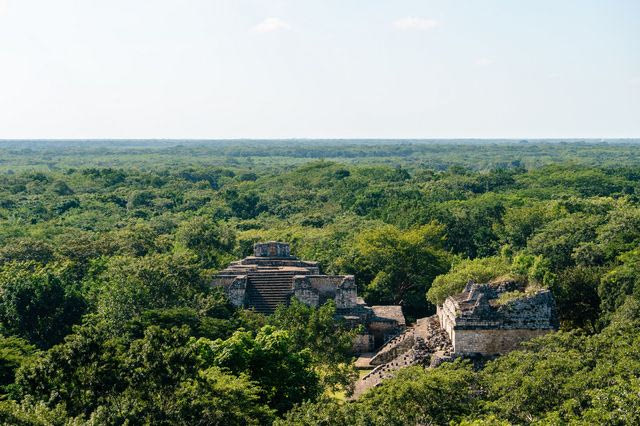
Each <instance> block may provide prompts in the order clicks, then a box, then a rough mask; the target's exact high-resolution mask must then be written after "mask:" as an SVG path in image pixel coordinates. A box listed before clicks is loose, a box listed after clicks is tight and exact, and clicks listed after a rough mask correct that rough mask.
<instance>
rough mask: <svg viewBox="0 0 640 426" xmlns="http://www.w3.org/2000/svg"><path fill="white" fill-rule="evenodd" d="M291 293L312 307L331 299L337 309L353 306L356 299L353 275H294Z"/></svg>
mask: <svg viewBox="0 0 640 426" xmlns="http://www.w3.org/2000/svg"><path fill="white" fill-rule="evenodd" d="M293 294H294V296H295V297H296V298H297V299H298V300H300V301H301V302H302V303H304V304H306V305H309V306H313V307H317V306H319V305H321V304H323V303H324V302H326V301H327V300H331V299H332V300H335V302H336V307H337V308H338V309H349V308H352V307H354V306H355V305H356V299H357V294H356V286H355V281H354V279H353V275H296V276H295V277H294V278H293Z"/></svg>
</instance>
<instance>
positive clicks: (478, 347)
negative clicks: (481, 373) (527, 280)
mask: <svg viewBox="0 0 640 426" xmlns="http://www.w3.org/2000/svg"><path fill="white" fill-rule="evenodd" d="M437 315H438V319H439V321H440V324H441V327H442V328H443V329H444V330H445V331H446V332H447V334H448V336H449V339H450V340H451V344H452V346H453V352H454V353H456V354H480V355H483V356H491V355H500V354H504V353H507V352H509V351H511V350H513V349H515V348H517V347H518V346H519V345H520V343H522V342H524V341H527V340H530V339H533V338H535V337H538V336H542V335H543V334H546V333H549V332H550V331H553V330H555V329H557V327H558V324H557V319H556V306H555V302H554V299H553V295H552V294H551V291H549V290H548V289H539V290H537V291H532V292H526V293H525V292H524V288H523V287H522V285H521V284H518V283H517V282H515V281H503V282H499V283H494V284H476V283H473V282H469V283H468V284H467V286H466V287H465V289H464V291H463V292H462V293H460V294H458V295H455V296H449V297H448V298H447V299H446V300H445V302H444V303H443V304H442V306H438V312H437Z"/></svg>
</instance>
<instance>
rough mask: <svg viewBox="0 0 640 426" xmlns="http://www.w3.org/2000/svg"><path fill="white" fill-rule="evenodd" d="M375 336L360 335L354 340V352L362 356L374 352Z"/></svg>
mask: <svg viewBox="0 0 640 426" xmlns="http://www.w3.org/2000/svg"><path fill="white" fill-rule="evenodd" d="M373 347H374V345H373V336H372V335H371V334H368V333H366V334H358V335H356V337H355V338H354V339H353V352H355V353H358V354H361V353H365V352H371V351H372V350H373Z"/></svg>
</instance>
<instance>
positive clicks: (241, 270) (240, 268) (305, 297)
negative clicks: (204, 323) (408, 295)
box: [212, 241, 405, 352]
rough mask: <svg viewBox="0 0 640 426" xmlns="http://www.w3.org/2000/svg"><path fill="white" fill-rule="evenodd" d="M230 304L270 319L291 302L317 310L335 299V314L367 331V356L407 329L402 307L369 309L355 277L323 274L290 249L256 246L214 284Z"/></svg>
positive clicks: (361, 344)
mask: <svg viewBox="0 0 640 426" xmlns="http://www.w3.org/2000/svg"><path fill="white" fill-rule="evenodd" d="M212 284H213V285H214V286H221V287H223V288H224V289H225V291H226V293H227V295H228V296H229V300H230V301H231V303H232V304H233V305H235V306H237V307H244V308H247V309H254V310H255V311H257V312H260V313H263V314H266V315H269V314H272V313H273V312H274V311H275V310H276V308H277V307H278V306H279V305H288V304H289V302H290V300H291V298H296V299H298V300H299V301H301V302H302V303H304V304H306V305H308V306H312V307H318V306H321V305H322V304H324V303H325V302H327V301H328V300H333V301H334V302H335V305H336V311H337V314H338V315H339V316H340V317H342V318H343V319H345V320H346V321H347V323H348V324H350V325H351V326H353V327H357V326H359V325H363V326H364V330H363V332H362V333H361V334H360V335H359V336H358V337H357V338H356V342H355V344H354V349H355V351H356V352H369V351H371V350H373V349H375V348H376V347H379V346H380V345H382V344H383V343H384V342H385V341H386V340H388V339H389V338H390V337H391V336H392V335H395V334H398V333H399V332H400V331H402V330H403V329H404V327H405V319H404V315H403V314H402V308H401V307H400V306H367V305H366V304H365V303H364V301H363V300H362V299H361V298H359V297H358V295H357V288H356V283H355V279H354V277H353V275H324V274H321V273H320V268H319V267H318V264H317V262H310V261H304V260H300V259H298V258H297V257H295V256H292V255H291V252H290V248H289V244H287V243H283V242H277V241H270V242H266V243H256V244H255V245H254V247H253V256H248V257H245V258H244V259H242V260H238V261H235V262H231V264H230V265H229V266H228V267H227V268H226V269H224V270H223V271H221V272H220V273H219V274H218V275H217V276H216V277H215V278H214V280H213V283H212Z"/></svg>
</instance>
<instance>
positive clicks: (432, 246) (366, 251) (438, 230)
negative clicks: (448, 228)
mask: <svg viewBox="0 0 640 426" xmlns="http://www.w3.org/2000/svg"><path fill="white" fill-rule="evenodd" d="M443 239H444V236H443V227H442V226H441V225H438V224H436V223H430V224H428V225H423V226H421V227H416V228H411V229H408V230H406V231H402V230H400V229H398V228H395V227H393V226H384V227H380V228H376V229H372V230H368V231H364V232H363V233H362V234H360V236H358V238H357V239H356V241H355V245H354V247H353V253H352V255H351V256H350V257H348V258H347V260H346V261H345V262H344V263H345V265H344V266H345V269H347V270H349V271H352V272H355V273H356V278H357V279H358V280H359V282H360V283H361V285H364V293H365V300H367V301H368V302H369V303H371V304H376V305H386V304H398V305H402V306H403V308H404V310H405V311H406V313H407V314H408V315H410V316H413V317H415V316H416V315H419V316H423V315H425V314H426V313H428V312H430V311H431V312H433V307H432V306H429V305H427V304H426V300H425V298H424V294H425V292H426V291H427V290H429V288H430V286H431V282H432V281H433V279H434V278H435V277H436V276H437V275H438V274H439V273H442V272H444V271H446V268H447V266H448V260H449V257H448V255H447V253H446V252H445V251H444V250H443V249H442V244H443Z"/></svg>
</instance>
